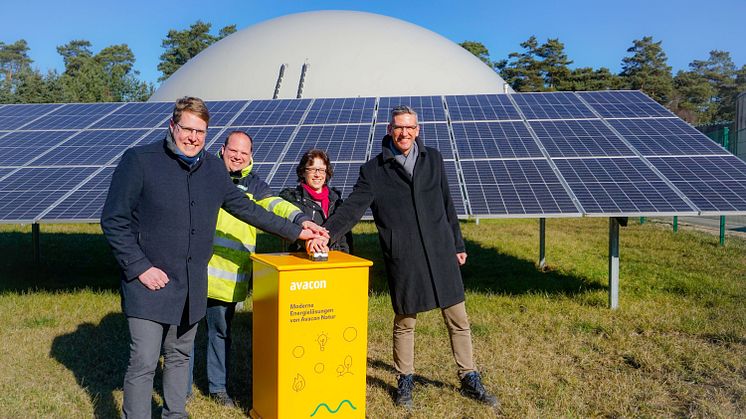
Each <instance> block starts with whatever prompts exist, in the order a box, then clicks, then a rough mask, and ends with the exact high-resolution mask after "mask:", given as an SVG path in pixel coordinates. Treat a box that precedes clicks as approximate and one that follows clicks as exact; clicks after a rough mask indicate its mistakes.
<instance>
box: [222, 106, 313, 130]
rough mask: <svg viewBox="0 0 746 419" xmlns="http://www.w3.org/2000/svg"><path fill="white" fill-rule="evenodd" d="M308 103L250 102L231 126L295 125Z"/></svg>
mask: <svg viewBox="0 0 746 419" xmlns="http://www.w3.org/2000/svg"><path fill="white" fill-rule="evenodd" d="M309 103H311V100H310V99H269V100H252V101H251V102H249V105H248V106H247V107H246V109H244V111H243V112H241V113H240V114H239V115H238V117H236V119H235V120H234V121H233V123H232V125H233V126H237V127H238V126H252V125H297V124H298V123H299V122H300V120H301V118H302V117H303V114H305V113H306V109H307V108H308V104H309Z"/></svg>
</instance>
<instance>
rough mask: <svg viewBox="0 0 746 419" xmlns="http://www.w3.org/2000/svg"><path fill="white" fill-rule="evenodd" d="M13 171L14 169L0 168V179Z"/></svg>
mask: <svg viewBox="0 0 746 419" xmlns="http://www.w3.org/2000/svg"><path fill="white" fill-rule="evenodd" d="M13 170H15V169H14V168H10V167H9V168H2V167H0V179H2V178H3V177H4V176H5V175H7V174H8V173H10V172H12V171H13Z"/></svg>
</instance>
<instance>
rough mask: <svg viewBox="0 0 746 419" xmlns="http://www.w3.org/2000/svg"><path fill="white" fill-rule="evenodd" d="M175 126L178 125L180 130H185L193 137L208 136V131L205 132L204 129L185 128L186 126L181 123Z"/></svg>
mask: <svg viewBox="0 0 746 419" xmlns="http://www.w3.org/2000/svg"><path fill="white" fill-rule="evenodd" d="M174 125H176V126H177V127H179V129H181V130H184V131H185V132H187V133H189V134H192V135H195V136H197V137H204V136H205V135H207V131H205V130H203V129H197V128H189V127H185V126H183V125H181V123H179V122H176V123H175V124H174Z"/></svg>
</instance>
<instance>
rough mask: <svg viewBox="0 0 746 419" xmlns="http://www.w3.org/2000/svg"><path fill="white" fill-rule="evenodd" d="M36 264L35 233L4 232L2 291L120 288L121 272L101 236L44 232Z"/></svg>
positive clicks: (0, 260) (0, 237)
mask: <svg viewBox="0 0 746 419" xmlns="http://www.w3.org/2000/svg"><path fill="white" fill-rule="evenodd" d="M39 241H40V261H39V262H38V263H35V262H34V258H33V245H32V243H31V233H20V232H3V233H0V254H2V255H3V257H2V258H0V278H2V281H0V292H4V291H11V292H13V291H15V292H19V293H22V292H28V291H32V292H33V291H57V290H74V289H83V288H87V289H92V290H116V289H119V269H118V267H117V264H116V261H115V260H114V257H113V256H112V254H111V251H110V250H109V245H108V244H107V243H106V239H104V236H103V235H101V234H82V233H69V234H68V233H44V232H42V233H41V237H40V240H39Z"/></svg>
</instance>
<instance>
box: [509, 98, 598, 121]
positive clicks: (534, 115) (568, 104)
mask: <svg viewBox="0 0 746 419" xmlns="http://www.w3.org/2000/svg"><path fill="white" fill-rule="evenodd" d="M511 96H512V97H513V98H514V99H515V103H516V104H518V108H520V110H521V112H523V115H525V116H526V119H577V118H595V117H596V116H595V115H594V114H593V111H591V109H590V108H589V107H588V106H586V105H585V104H584V103H583V102H582V101H581V100H580V99H578V97H577V96H575V94H573V93H567V92H552V93H524V94H519V95H511Z"/></svg>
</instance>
